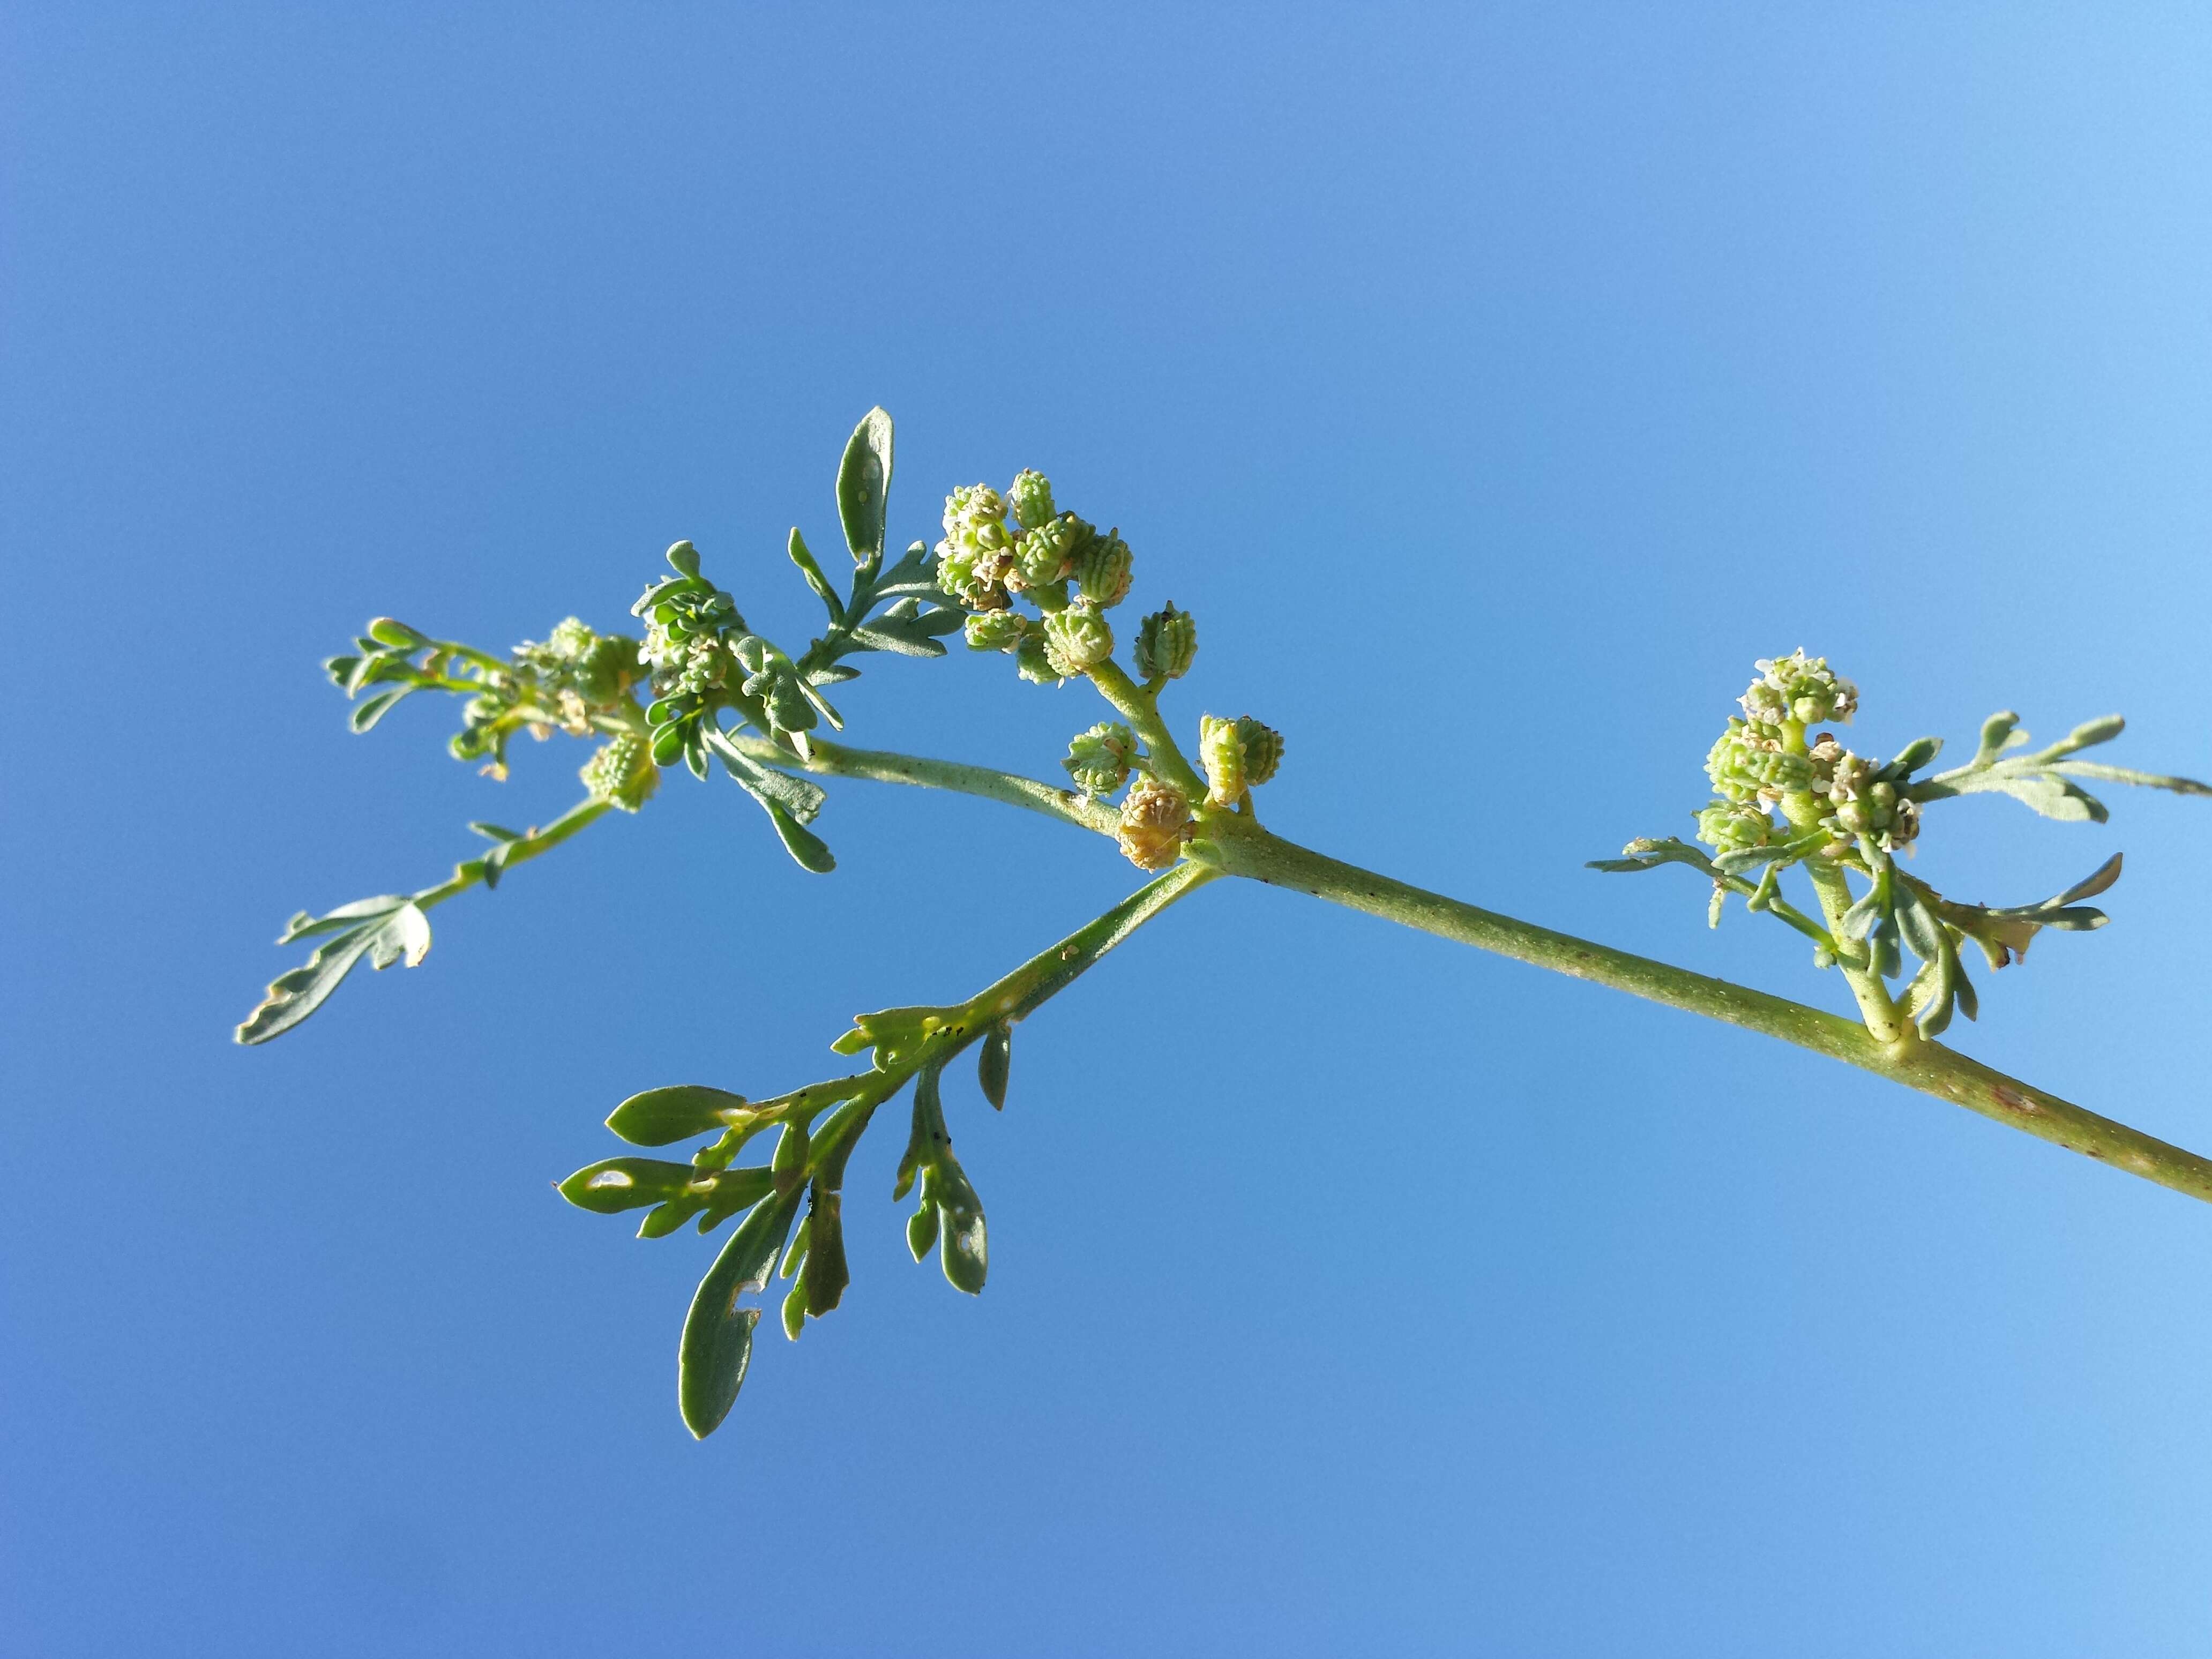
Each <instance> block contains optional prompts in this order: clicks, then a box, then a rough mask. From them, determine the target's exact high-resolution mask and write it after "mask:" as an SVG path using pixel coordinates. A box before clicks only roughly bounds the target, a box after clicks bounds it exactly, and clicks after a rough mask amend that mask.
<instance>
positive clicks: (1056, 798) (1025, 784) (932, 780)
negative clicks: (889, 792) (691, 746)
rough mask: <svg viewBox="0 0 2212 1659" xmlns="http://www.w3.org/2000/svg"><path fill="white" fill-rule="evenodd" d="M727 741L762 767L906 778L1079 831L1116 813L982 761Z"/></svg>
mask: <svg viewBox="0 0 2212 1659" xmlns="http://www.w3.org/2000/svg"><path fill="white" fill-rule="evenodd" d="M728 736H729V739H730V741H731V743H732V744H734V745H736V747H737V748H738V750H742V751H743V752H744V754H745V755H746V756H747V757H749V758H750V759H753V760H757V761H758V762H760V763H762V764H763V766H778V767H782V768H785V769H790V768H793V767H797V768H799V769H801V770H803V771H807V772H813V773H818V774H820V775H823V776H824V777H834V778H869V779H872V780H873V781H876V782H878V783H910V784H915V785H918V786H919V787H922V788H925V789H951V790H953V791H955V792H957V793H960V794H963V795H980V796H981V797H982V798H983V799H986V800H995V801H999V802H1001V803H1003V804H1004V805H1008V806H1018V807H1021V808H1022V809H1023V810H1024V811H1030V812H1042V813H1043V814H1044V815H1045V817H1050V818H1058V819H1059V820H1060V822H1061V823H1072V824H1073V825H1075V826H1076V827H1077V828H1078V829H1090V830H1094V831H1096V832H1097V833H1098V834H1099V835H1102V836H1111V835H1112V834H1113V833H1114V831H1115V829H1117V828H1118V827H1119V826H1120V824H1121V814H1120V813H1118V812H1116V811H1115V810H1114V809H1113V808H1112V807H1110V806H1107V805H1103V804H1101V803H1100V802H1097V801H1095V800H1092V799H1090V798H1089V797H1088V796H1086V795H1083V794H1079V793H1077V792H1076V791H1074V790H1073V789H1055V788H1054V787H1052V786H1051V785H1050V784H1048V783H1041V782H1039V781H1037V780H1036V779H1035V778H1024V777H1021V776H1018V775H1016V774H1014V773H1012V772H997V771H994V770H992V769H991V768H989V767H987V766H969V765H968V764H966V763H963V762H960V761H943V760H927V759H925V758H923V757H921V756H919V755H898V754H893V753H891V752H890V751H889V750H881V749H854V748H851V747H849V746H848V745H847V744H842V743H831V742H829V741H828V740H826V739H824V738H817V737H812V736H811V735H810V738H809V739H808V742H807V745H806V746H807V749H808V751H809V753H808V757H807V758H806V759H805V760H804V761H801V760H800V759H799V757H797V756H795V755H793V753H792V752H791V750H788V749H786V748H784V747H782V746H781V744H774V743H770V742H769V740H768V739H767V738H761V737H756V736H754V735H753V734H752V733H750V732H730V733H729V734H728Z"/></svg>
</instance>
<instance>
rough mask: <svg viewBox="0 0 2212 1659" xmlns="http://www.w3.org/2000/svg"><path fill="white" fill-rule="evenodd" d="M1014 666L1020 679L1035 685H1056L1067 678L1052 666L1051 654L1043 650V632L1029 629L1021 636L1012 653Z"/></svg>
mask: <svg viewBox="0 0 2212 1659" xmlns="http://www.w3.org/2000/svg"><path fill="white" fill-rule="evenodd" d="M1014 666H1015V667H1016V668H1017V669H1018V670H1019V671H1020V672H1021V677H1022V678H1024V679H1025V680H1028V681H1030V683H1031V684H1036V685H1058V684H1061V683H1062V682H1063V681H1065V680H1066V678H1067V676H1066V675H1065V674H1063V673H1061V672H1060V670H1059V669H1058V668H1056V667H1054V665H1053V661H1052V657H1051V654H1050V653H1048V652H1047V651H1046V650H1045V648H1044V632H1043V630H1042V629H1034V628H1033V629H1030V631H1029V632H1028V633H1027V634H1025V635H1023V636H1022V642H1021V644H1020V645H1019V646H1018V647H1016V648H1015V651H1014Z"/></svg>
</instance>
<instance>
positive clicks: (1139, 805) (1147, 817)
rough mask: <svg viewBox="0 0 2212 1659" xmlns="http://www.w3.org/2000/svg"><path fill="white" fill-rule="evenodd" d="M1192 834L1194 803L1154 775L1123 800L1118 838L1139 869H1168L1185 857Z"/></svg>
mask: <svg viewBox="0 0 2212 1659" xmlns="http://www.w3.org/2000/svg"><path fill="white" fill-rule="evenodd" d="M1189 833H1190V803H1189V802H1188V800H1185V799H1183V797H1182V792H1180V791H1179V790H1175V789H1170V788H1169V787H1167V785H1165V784H1164V783H1161V782H1159V781H1157V780H1155V779H1152V778H1145V779H1142V780H1140V781H1139V782H1138V784H1137V786H1136V787H1135V788H1133V789H1132V790H1130V791H1129V793H1128V794H1127V796H1125V797H1123V799H1122V801H1121V829H1120V830H1119V831H1117V832H1116V834H1115V840H1116V841H1118V842H1120V843H1121V852H1122V855H1123V856H1124V857H1126V858H1127V860H1129V862H1130V863H1132V864H1133V865H1135V866H1137V868H1139V870H1164V869H1166V868H1167V867H1168V866H1170V864H1173V863H1174V862H1175V861H1176V860H1177V859H1179V858H1181V857H1182V844H1183V842H1184V840H1185V839H1186V838H1187V837H1188V835H1189Z"/></svg>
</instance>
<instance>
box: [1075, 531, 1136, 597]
mask: <svg viewBox="0 0 2212 1659" xmlns="http://www.w3.org/2000/svg"><path fill="white" fill-rule="evenodd" d="M1129 564H1130V559H1129V544H1128V543H1127V542H1125V541H1123V540H1122V539H1121V532H1120V531H1118V530H1109V531H1108V532H1106V533H1105V534H1104V535H1103V536H1094V537H1093V538H1091V544H1090V545H1089V546H1087V547H1085V549H1084V550H1082V551H1081V552H1080V553H1079V554H1077V555H1076V556H1075V570H1074V576H1075V587H1076V592H1079V593H1080V594H1081V595H1082V596H1083V597H1084V598H1085V599H1088V600H1089V601H1090V602H1091V604H1093V605H1097V606H1098V607H1099V608H1100V609H1102V610H1104V609H1108V608H1110V607H1111V606H1114V605H1119V604H1121V601H1122V600H1124V599H1127V598H1128V597H1129V580H1130V577H1129Z"/></svg>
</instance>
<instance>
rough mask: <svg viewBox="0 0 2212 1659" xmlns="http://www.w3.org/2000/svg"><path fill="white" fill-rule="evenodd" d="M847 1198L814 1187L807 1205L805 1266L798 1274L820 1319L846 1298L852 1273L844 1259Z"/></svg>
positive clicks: (808, 1306) (811, 1309)
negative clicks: (845, 1199) (844, 1216)
mask: <svg viewBox="0 0 2212 1659" xmlns="http://www.w3.org/2000/svg"><path fill="white" fill-rule="evenodd" d="M843 1209H844V1199H843V1197H842V1195H841V1194H837V1193H825V1192H823V1190H822V1188H821V1183H820V1182H817V1183H816V1184H815V1188H814V1196H813V1200H812V1201H811V1203H810V1205H809V1206H808V1208H807V1217H806V1220H807V1230H806V1231H807V1243H806V1265H805V1267H804V1268H803V1269H801V1271H800V1273H799V1284H800V1285H801V1286H802V1287H803V1288H804V1289H805V1291H806V1310H807V1311H808V1312H809V1313H811V1314H812V1315H813V1316H815V1317H816V1318H817V1319H819V1318H820V1317H821V1316H823V1314H826V1313H829V1311H831V1310H833V1309H835V1308H836V1305H837V1304H838V1303H839V1302H841V1301H842V1300H843V1299H844V1295H845V1287H846V1286H847V1285H849V1284H851V1283H852V1282H853V1275H852V1273H851V1272H850V1271H849V1270H848V1267H847V1266H846V1262H845V1228H844V1222H843Z"/></svg>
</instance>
